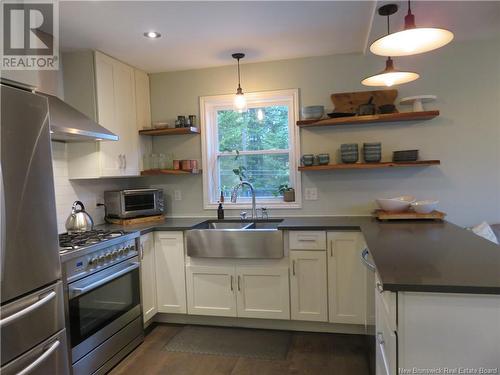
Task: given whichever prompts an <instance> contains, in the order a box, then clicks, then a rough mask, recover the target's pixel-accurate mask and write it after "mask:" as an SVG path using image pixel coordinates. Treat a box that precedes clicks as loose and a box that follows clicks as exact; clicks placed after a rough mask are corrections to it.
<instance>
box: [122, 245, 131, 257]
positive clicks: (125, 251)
mask: <svg viewBox="0 0 500 375" xmlns="http://www.w3.org/2000/svg"><path fill="white" fill-rule="evenodd" d="M129 250H130V248H129V247H128V246H127V247H126V248H124V249H123V252H124V254H125V255H127V254H128V252H129Z"/></svg>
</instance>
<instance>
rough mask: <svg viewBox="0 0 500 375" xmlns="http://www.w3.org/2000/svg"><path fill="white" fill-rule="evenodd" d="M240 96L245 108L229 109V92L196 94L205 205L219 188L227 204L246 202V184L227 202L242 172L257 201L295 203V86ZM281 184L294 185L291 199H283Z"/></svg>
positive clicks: (260, 203)
mask: <svg viewBox="0 0 500 375" xmlns="http://www.w3.org/2000/svg"><path fill="white" fill-rule="evenodd" d="M245 97H246V100H247V106H248V111H247V112H243V113H239V112H237V111H235V110H234V109H233V99H234V95H219V96H205V97H201V98H200V113H201V127H202V136H203V141H202V149H203V170H204V173H203V194H204V207H205V208H206V209H213V208H216V207H217V205H218V202H219V200H220V194H221V192H223V194H224V197H225V203H224V205H225V206H226V207H227V208H236V209H238V208H241V209H244V208H249V207H250V205H251V193H250V190H249V189H248V188H247V187H244V188H242V189H240V190H239V192H238V201H237V203H236V204H233V203H231V202H230V196H231V191H232V190H233V187H234V186H235V185H236V184H238V182H239V181H240V177H239V176H240V175H242V179H243V180H246V181H249V182H250V183H251V184H252V185H253V186H254V189H255V193H256V199H257V204H258V206H259V207H262V206H264V207H267V208H300V206H301V189H300V176H299V172H298V171H297V162H298V154H299V135H298V134H299V133H298V128H297V126H296V125H295V123H296V120H297V118H298V90H296V89H293V90H278V91H265V92H255V93H246V94H245ZM282 185H287V186H289V187H293V188H294V189H295V201H294V202H284V201H283V197H282V196H281V195H280V194H279V192H278V189H279V186H282Z"/></svg>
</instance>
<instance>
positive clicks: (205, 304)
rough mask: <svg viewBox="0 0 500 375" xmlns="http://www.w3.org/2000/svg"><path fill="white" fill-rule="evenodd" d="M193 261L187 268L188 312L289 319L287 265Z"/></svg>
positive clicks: (229, 261)
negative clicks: (223, 264)
mask: <svg viewBox="0 0 500 375" xmlns="http://www.w3.org/2000/svg"><path fill="white" fill-rule="evenodd" d="M217 263H221V262H220V261H209V262H207V263H204V262H203V261H201V262H200V261H196V263H194V264H193V263H190V264H188V265H187V266H186V277H187V281H186V284H187V300H188V313H189V314H195V315H215V316H228V317H236V316H237V317H244V318H262V319H290V298H289V281H288V266H287V265H283V263H280V264H278V265H275V264H265V263H266V262H263V263H262V264H256V263H252V261H248V262H247V261H231V260H225V264H227V265H225V266H220V265H217Z"/></svg>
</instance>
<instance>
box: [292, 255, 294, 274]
mask: <svg viewBox="0 0 500 375" xmlns="http://www.w3.org/2000/svg"><path fill="white" fill-rule="evenodd" d="M292 275H293V276H295V259H294V260H292Z"/></svg>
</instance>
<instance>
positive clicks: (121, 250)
mask: <svg viewBox="0 0 500 375" xmlns="http://www.w3.org/2000/svg"><path fill="white" fill-rule="evenodd" d="M118 255H120V256H121V255H123V247H122V248H121V249H120V250H118Z"/></svg>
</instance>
